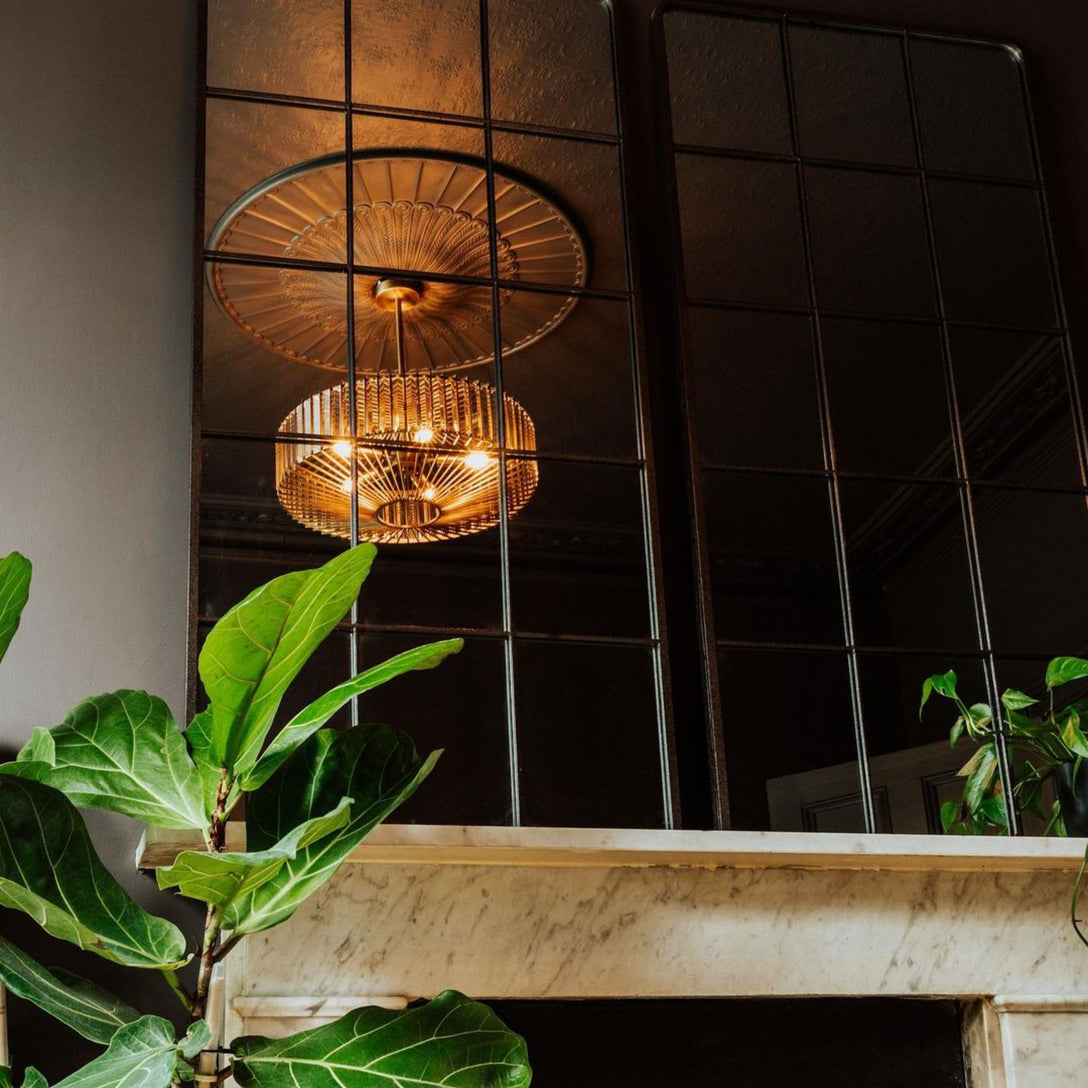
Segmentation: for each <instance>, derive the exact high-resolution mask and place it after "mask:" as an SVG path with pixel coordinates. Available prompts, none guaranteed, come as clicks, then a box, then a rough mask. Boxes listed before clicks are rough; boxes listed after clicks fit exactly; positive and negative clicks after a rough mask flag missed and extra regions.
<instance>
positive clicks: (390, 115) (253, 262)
mask: <svg viewBox="0 0 1088 1088" xmlns="http://www.w3.org/2000/svg"><path fill="white" fill-rule="evenodd" d="M604 7H605V11H606V16H607V19H608V26H609V35H610V48H609V60H610V64H611V67H612V83H613V87H614V100H613V109H614V111H615V116H616V131H615V133H606V132H595V131H585V130H577V129H565V128H557V127H554V126H550V125H543V124H534V123H529V122H521V121H505V120H503V121H500V120H497V119H494V118H493V116H492V99H491V71H490V69H491V36H490V31H489V11H488V3H487V0H479V30H480V61H481V63H480V75H479V78H480V87H481V90H482V106H483V109H482V115H481V116H473V115H468V114H452V113H444V112H439V111H432V110H421V109H405V108H399V107H390V106H383V105H381V104H374V103H360V102H355V101H354V100H353V99H354V95H353V87H352V75H353V56H352V52H353V33H352V30H353V27H352V22H353V11H352V0H344V2H343V16H342V18H343V36H344V42H343V44H344V56H343V65H344V96H343V98H342V99H327V98H314V97H307V96H300V95H289V94H280V93H271V92H258V91H251V90H244V89H235V88H230V87H213V86H209V85H208V84H207V49H208V23H209V11H208V8H209V0H204V3H202V4H201V13H200V25H199V35H198V55H199V72H198V91H197V121H196V163H197V177H196V209H195V210H196V214H195V226H194V250H195V262H194V370H193V384H192V431H191V440H192V458H193V467H192V485H191V495H190V589H189V616H190V623H189V639H188V711H189V714H190V716H191V715H192V713H193V712H194V711H195V710H196V707H197V694H198V688H199V677H198V669H197V662H198V652H199V646H200V639H201V634H202V632H204V631H206V630H207V628H208V627H209V626H210V625H211V624H212V623H213V622H214V619H215V617H201V616H200V615H199V607H198V605H199V597H198V585H197V578H198V573H197V572H198V557H199V555H200V539H201V537H200V534H201V524H200V522H201V509H200V500H201V479H202V463H201V462H202V456H201V449H202V443H203V441H204V440H207V439H221V440H227V441H232V442H268V441H269V440H270V438H271V437H272V436H270V435H267V434H255V433H251V432H245V431H237V430H216V429H209V428H205V427H204V426H203V423H202V402H203V381H202V374H203V358H202V345H203V320H202V300H203V292H204V269H205V266H206V265H208V264H209V263H211V262H214V263H218V264H234V265H250V266H274V267H276V268H300V269H309V270H312V271H324V272H333V273H340V274H343V275H344V279H345V284H346V297H345V306H346V315H347V322H348V330H347V342H348V344H349V345H354V344H355V343H356V340H355V329H354V323H355V308H354V290H355V284H354V279H355V276H356V275H360V274H361V275H370V276H397V275H403V276H409V277H415V278H423V279H426V280H429V281H435V282H439V281H441V282H449V283H458V284H466V285H474V286H484V287H487V288H489V289H490V292H491V307H492V315H491V320H492V329H491V335H492V340H493V343H494V348H495V352H494V361H493V369H492V372H491V373H492V374H493V381H494V384H495V387H496V394H497V399H498V403H502V397H503V392H504V383H503V365H502V336H501V328H500V321H501V310H500V306H499V298H500V293H501V292H502V291H503V290H504V289H514V290H518V291H536V292H542V293H547V294H555V295H563V296H578V297H582V298H598V299H604V300H612V301H617V302H623V303H625V304H626V307H627V315H628V317H627V320H628V326H629V333H630V344H631V356H632V358H631V366H632V387H633V391H634V398H635V405H634V410H635V419H636V431H637V435H638V449H637V455H636V456H635V457H634V458H630V459H626V458H615V457H611V458H610V457H598V456H588V455H580V454H569V455H568V454H562V453H553V454H536V455H534V456H535V457H536V459H537V460H538V461H540V462H547V461H567V462H576V463H578V464H582V465H586V466H589V467H591V468H592V467H593V466H595V465H596V466H608V465H622V466H625V467H629V468H631V469H632V470H636V469H637V470H638V471H639V476H640V480H641V507H642V509H641V515H642V530H643V541H642V543H643V548H644V554H645V558H646V580H647V598H648V606H649V634H648V636H647V637H644V638H639V637H623V638H618V637H612V636H606V635H599V636H597V635H583V634H567V633H550V632H548V633H545V632H534V631H523V630H519V629H517V628H516V627H515V624H514V620H513V615H512V607H511V574H510V539H509V526H508V517H507V509H506V505H507V496H506V489H505V488H500V489H499V494H500V520H499V527H498V530H499V563H500V578H501V609H502V612H501V615H502V618H501V626H499V627H496V628H488V627H474V628H471V629H467V628H454V627H442V626H429V625H419V624H373V623H366V624H363V623H361V622H360V617H359V611H358V605H357V604H354V605H353V606H352V609H351V612H350V615H349V617H348V619H347V621H345V623H343V624H341V625H340V627H341V629H342V630H344V631H347V632H350V633H351V636H352V637H350V638H349V640H348V645H349V667H350V669H351V671H352V673H354V672H356V671H357V670H358V644H357V637H356V636H357V635H358V634H360V633H362V632H364V631H365V632H367V633H405V634H407V633H411V634H426V635H437V636H447V637H453V636H458V635H465V636H470V637H472V638H473V639H492V640H499V641H501V643H502V645H503V651H504V652H503V659H504V671H505V683H506V732H507V743H508V765H509V789H510V798H511V808H512V813H511V817H512V818H511V822H512V823H513V825H514V826H517V825H519V824H520V823H521V822H522V813H521V800H520V794H521V788H520V769H519V759H518V740H519V735H518V725H517V704H516V699H515V688H514V684H515V670H514V648H515V645H516V643H518V642H534V641H537V642H539V641H548V642H566V643H574V644H587V645H592V644H596V645H611V646H625V647H631V648H640V649H644V650H648V651H650V652H651V654H652V659H653V675H654V685H655V692H656V696H655V703H656V705H655V713H656V721H657V744H658V753H659V771H660V784H661V810H660V826H663V827H666V828H669V827H674V826H676V825H677V823H678V818H679V801H678V793H677V790H678V786H677V782H676V775H675V769H674V768H675V742H674V737H673V727H672V717H671V707H670V694H669V674H668V668H667V659H668V648H667V641H666V636H665V633H664V630H663V623H662V621H661V615H662V612H663V608H664V599H663V596H662V593H663V591H662V587H661V581H660V579H659V577H658V576H657V575H658V571H659V568H660V566H661V560H660V552H659V546H658V540H659V533H658V529H657V514H656V511H657V499H656V494H655V488H656V484H655V474H654V465H653V458H652V456H651V454H650V450H651V449H652V446H653V443H652V441H651V439H650V435H649V416H650V413H649V405H648V401H647V394H646V381H645V373H644V362H643V359H644V353H645V342H644V337H643V330H642V322H641V321H640V320H639V313H640V311H641V302H640V290H639V287H638V279H637V276H636V272H635V269H634V267H633V261H632V253H631V244H630V231H629V229H628V208H627V186H626V183H625V171H626V169H627V168H628V164H629V163H628V159H629V156H628V154H627V152H626V149H625V146H624V139H623V131H622V127H621V121H620V118H621V110H620V106H619V101H620V96H621V94H622V89H621V85H620V77H619V73H618V71H617V68H618V63H617V56H616V40H615V31H614V26H613V20H612V11H611V6H610V5H608V4H605V5H604ZM214 100H233V101H241V102H247V103H253V104H260V105H265V106H270V107H296V108H303V109H307V110H315V111H324V112H328V113H340V114H342V115H343V121H344V147H343V151H344V155H345V164H351V163H353V162H354V161H355V158H356V148H355V136H354V132H353V122H354V120H355V118H356V117H359V116H371V117H380V118H385V119H389V120H396V121H406V122H412V121H416V122H427V123H431V124H437V125H444V126H452V127H467V128H472V129H475V130H478V131H479V132H480V133H481V134H482V137H483V152H484V153H483V158H482V160H481V161H480V162H479V165H480V166H481V167H483V169H484V171H485V176H486V185H487V206H488V219H489V224H488V238H489V264H490V273H489V275H488V276H487V277H486V278H480V277H472V276H451V275H443V274H441V273H437V272H434V273H432V272H425V273H421V272H420V271H418V270H415V271H413V270H405V269H394V268H387V267H381V268H378V267H371V266H367V265H359V264H355V263H354V262H353V261H352V260H351V257H352V256H353V255H354V222H353V217H352V216H350V215H349V216H347V217H346V219H345V222H346V233H347V238H346V247H345V253H346V256H345V261H344V263H338V262H333V263H327V262H319V261H309V260H299V259H294V258H279V257H275V258H270V257H267V256H260V255H254V254H245V253H235V252H231V253H224V252H219V251H213V250H211V249H208V248H207V247H206V244H205V238H204V230H205V227H204V218H205V217H204V189H205V117H206V108H207V103H208V102H209V101H214ZM496 132H508V133H520V134H529V135H535V136H544V137H551V138H555V139H557V140H564V141H568V142H580V143H592V144H600V145H606V146H610V147H614V148H615V149H616V153H617V170H618V177H619V192H618V194H617V199H618V200H620V202H621V204H622V207H621V209H620V210H621V224H622V230H623V236H624V239H625V241H626V243H627V245H626V255H625V267H626V283H627V286H626V289H624V290H617V289H607V288H595V287H588V286H585V287H566V286H559V285H554V286H553V285H548V284H534V283H525V282H522V281H513V282H508V281H505V280H503V279H501V278H500V276H499V261H498V248H497V246H498V243H497V236H496V226H495V157H494V150H493V134H494V133H496ZM337 157H338V156H337ZM462 157H463V156H462ZM503 169H504V170H507V168H506V167H505V166H504V167H503ZM507 172H509V171H507ZM345 176H346V189H347V191H346V200H347V206H348V207H352V206H354V193H353V184H354V178H353V171H352V169H350V168H346V169H345ZM347 358H348V369H347V374H346V378H345V380H346V382H347V385H348V390H349V415H350V422H351V430H352V434H351V437H352V438H353V439H355V438H356V437H357V435H356V418H355V395H356V363H355V351H354V350H348V352H347ZM496 419H497V421H498V427H499V450H498V459H499V477H500V479H505V464H506V461H507V459H508V458H509V457H511V456H516V455H515V454H511V453H509V452H508V451H507V450H506V446H505V441H504V436H503V434H502V430H503V428H504V424H505V420H504V419H503V413H502V412H498V413H496ZM286 437H287V440H290V439H291V438H292V437H298V438H299V440H302V437H303V436H286ZM309 437H311V438H312V437H313V436H309ZM354 446H355V443H353V452H352V456H351V465H352V476H353V478H355V477H356V476H357V473H358V453H357V451H356V449H355V448H354ZM350 531H351V535H350V541H349V543H350V545H351V546H354V545H355V544H357V543H358V541H359V519H358V509H357V508H356V507H355V504H354V503H353V504H352V511H351V527H350ZM351 710H352V722H353V723H354V722H356V721H357V720H358V718H357V714H358V711H357V707H356V705H355V702H354V701H353V703H352V708H351Z"/></svg>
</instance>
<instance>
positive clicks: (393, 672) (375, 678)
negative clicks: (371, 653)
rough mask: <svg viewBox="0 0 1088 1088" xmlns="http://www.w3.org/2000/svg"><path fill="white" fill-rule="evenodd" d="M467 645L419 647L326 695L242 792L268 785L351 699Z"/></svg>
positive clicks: (284, 734) (299, 718)
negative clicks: (290, 758) (293, 754)
mask: <svg viewBox="0 0 1088 1088" xmlns="http://www.w3.org/2000/svg"><path fill="white" fill-rule="evenodd" d="M464 644H465V640H464V639H462V638H451V639H446V640H445V641H444V642H432V643H429V644H428V645H426V646H417V647H416V648H415V649H413V650H407V651H405V652H404V653H402V654H397V656H396V657H391V658H390V659H389V660H388V661H383V662H382V663H381V664H380V665H375V666H374V667H373V668H370V669H366V670H365V671H363V672H361V673H359V675H358V676H355V677H352V679H350V680H346V681H345V682H344V683H343V684H339V685H337V686H336V687H335V688H333V689H332V690H331V691H328V692H326V693H325V694H324V695H322V696H321V698H320V699H315V700H314V701H313V702H312V703H310V705H309V706H308V707H305V708H304V709H302V710H300V711H299V712H298V713H297V714H296V715H295V716H294V717H293V718H292V719H291V720H290V721H289V722H288V723H287V724H286V725H285V726H284V727H283V729H282V730H281V731H280V733H279V734H278V735H277V736H276V738H275V739H274V740H273V741H272V743H271V744H270V745H269V746H268V747H267V748H266V749H265V751H264V753H263V754H262V755H261V758H260V759H258V760H257V764H256V766H255V767H254V768H253V770H252V771H250V772H249V773H248V774H246V775H244V776H243V777H242V780H241V782H240V785H241V787H242V789H244V790H255V789H257V788H258V787H259V786H261V785H263V784H264V783H265V782H267V781H268V779H269V778H270V777H271V776H272V774H273V773H274V772H275V771H276V769H277V768H278V767H279V766H280V765H281V764H282V763H283V761H284V760H285V759H287V758H288V756H290V755H291V753H292V752H294V751H295V749H296V748H298V746H299V745H300V744H301V743H302V742H303V741H304V740H306V738H307V737H309V736H311V735H312V734H314V733H316V732H317V730H318V729H320V728H321V727H322V726H323V725H324V724H325V723H326V722H327V721H328V720H329V719H330V718H331V717H332V716H333V715H334V714H335V713H336V712H337V711H338V710H339V709H340V708H341V707H342V706H343V705H344V704H345V703H347V702H348V701H349V700H351V699H354V698H355V697H356V696H357V695H362V694H363V693H364V692H367V691H370V690H371V689H372V688H376V687H378V686H379V685H381V684H385V683H387V682H388V681H390V680H392V679H394V677H397V676H400V675H401V674H402V673H406V672H410V671H413V670H417V671H418V670H423V669H433V668H435V667H436V666H437V665H440V664H441V663H442V662H443V661H444V660H445V659H446V658H447V657H449V655H450V654H456V653H459V652H460V650H461V648H462V647H463V646H464Z"/></svg>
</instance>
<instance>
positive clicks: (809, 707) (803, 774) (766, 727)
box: [718, 648, 865, 832]
mask: <svg viewBox="0 0 1088 1088" xmlns="http://www.w3.org/2000/svg"><path fill="white" fill-rule="evenodd" d="M718 676H719V679H720V690H721V693H722V733H723V740H724V747H725V753H726V773H727V775H728V779H729V810H730V813H731V817H732V818H731V824H730V826H731V827H732V828H733V829H734V830H736V831H840V832H847V831H853V832H858V831H863V830H864V829H865V820H864V817H863V813H862V802H861V796H860V780H859V773H858V767H857V762H856V760H855V753H854V724H853V712H852V709H851V701H850V684H849V671H848V668H847V658H846V655H845V654H844V653H839V654H833V653H804V652H796V651H790V650H740V649H731V648H721V649H719V651H718ZM851 761H854V762H853V769H852V773H851V770H850V769H849V764H850V762H851ZM839 764H842V765H843V767H839V766H838V765H839ZM825 767H831V768H833V769H834V776H833V781H831V782H830V783H828V782H825V781H824V780H823V778H822V777H821V776H820V775H819V774H816V775H814V774H813V772H814V771H817V770H818V769H821V768H825ZM829 787H830V788H829Z"/></svg>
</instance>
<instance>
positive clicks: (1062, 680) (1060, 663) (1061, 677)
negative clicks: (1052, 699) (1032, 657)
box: [1046, 657, 1088, 688]
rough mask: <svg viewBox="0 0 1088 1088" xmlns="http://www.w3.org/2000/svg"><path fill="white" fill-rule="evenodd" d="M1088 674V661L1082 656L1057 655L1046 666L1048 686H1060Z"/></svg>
mask: <svg viewBox="0 0 1088 1088" xmlns="http://www.w3.org/2000/svg"><path fill="white" fill-rule="evenodd" d="M1085 676H1088V661H1085V660H1084V658H1082V657H1056V658H1054V660H1053V661H1051V662H1050V664H1049V665H1047V667H1046V686H1047V688H1056V687H1060V686H1061V685H1062V684H1067V683H1069V681H1070V680H1080V679H1081V678H1082V677H1085Z"/></svg>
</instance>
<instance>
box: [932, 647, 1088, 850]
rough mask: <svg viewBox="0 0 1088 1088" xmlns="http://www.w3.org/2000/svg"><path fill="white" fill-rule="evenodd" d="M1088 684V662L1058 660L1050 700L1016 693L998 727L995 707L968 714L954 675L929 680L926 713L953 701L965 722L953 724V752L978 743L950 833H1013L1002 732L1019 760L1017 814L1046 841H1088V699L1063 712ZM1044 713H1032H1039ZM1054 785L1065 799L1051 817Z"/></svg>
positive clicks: (949, 815) (977, 706) (949, 819)
mask: <svg viewBox="0 0 1088 1088" xmlns="http://www.w3.org/2000/svg"><path fill="white" fill-rule="evenodd" d="M1085 677H1088V661H1085V660H1083V659H1081V658H1079V657H1056V658H1055V659H1054V660H1053V661H1051V662H1050V664H1049V665H1048V666H1047V670H1046V695H1045V697H1044V698H1043V699H1041V700H1040V699H1034V698H1032V697H1031V696H1030V695H1026V694H1025V693H1024V692H1022V691H1016V690H1014V689H1012V688H1010V689H1009V690H1007V691H1005V692H1004V693H1003V694H1002V696H1001V711H1000V716H999V719H998V721H997V722H996V723H995V720H994V713H993V710H992V709H991V707H990V706H989V704H987V703H974V704H972V705H971V706H968V705H967V704H966V703H965V702H964V701H963V699H961V698H960V696H959V693H958V692H957V690H956V684H957V680H958V678H957V676H956V674H955V673H954V672H951V671H949V672H946V673H943V674H941V673H939V674H937V675H936V676H931V677H929V678H928V679H927V680H926V681H925V683H924V684H923V685H922V703H921V707H920V711H921V710H924V708H925V705H926V703H927V702H928V701H929V698H930V696H931V695H934V694H936V695H940V696H943V697H944V698H945V699H950V700H951V701H952V702H953V703H955V705H956V709H957V711H958V716H957V717H956V720H955V721H954V722H953V723H952V729H951V733H950V740H951V743H952V745H953V747H954V746H955V745H956V743H957V742H958V741H959V740H960V739H961V738H962V737H964V736H966V737H968V738H969V739H970V740H972V741H974V742H975V744H976V748H975V751H974V753H973V754H972V756H971V758H970V759H969V760H968V761H967V762H966V763H965V764H964V765H963V767H961V768H960V771H959V774H960V775H961V776H962V777H963V779H964V786H963V794H962V796H961V797H959V798H958V799H956V800H953V801H947V802H945V804H943V805H942V806H941V823H942V825H943V826H944V829H945V831H951V832H955V833H958V834H964V835H982V834H985V833H986V832H987V831H989V830H991V829H997V830H999V831H1002V832H1003V831H1005V830H1006V829H1007V826H1008V825H1007V811H1006V803H1005V795H1004V791H1003V789H1002V784H1001V775H1000V773H999V765H998V758H997V739H996V733H997V731H998V730H1002V731H1003V732H1004V734H1005V738H1006V743H1007V746H1008V750H1009V753H1010V756H1011V757H1012V771H1013V794H1014V804H1015V806H1016V809H1017V811H1020V812H1030V813H1033V814H1034V815H1036V816H1038V817H1039V818H1040V819H1042V820H1044V821H1046V829H1045V831H1044V834H1050V833H1051V832H1054V833H1056V834H1058V835H1065V834H1070V833H1071V834H1081V835H1088V808H1086V807H1085V806H1086V802H1088V774H1086V773H1085V771H1086V770H1088V764H1084V763H1082V762H1081V761H1082V760H1083V759H1084V758H1085V756H1088V738H1086V737H1085V733H1084V727H1083V725H1082V719H1081V715H1082V714H1084V713H1085V712H1086V711H1088V699H1078V700H1075V701H1073V702H1070V703H1067V704H1066V705H1065V706H1062V707H1060V708H1058V707H1057V706H1056V697H1055V692H1056V690H1057V689H1058V688H1060V687H1061V686H1062V685H1064V684H1067V683H1069V682H1070V681H1073V680H1080V679H1083V678H1085ZM1033 707H1034V708H1037V709H1035V710H1032V709H1031V708H1033ZM1051 779H1053V780H1054V782H1055V786H1056V791H1057V799H1056V800H1055V801H1054V802H1053V804H1052V805H1051V808H1050V811H1049V812H1044V810H1043V786H1044V785H1045V784H1046V782H1047V781H1049V780H1051Z"/></svg>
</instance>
